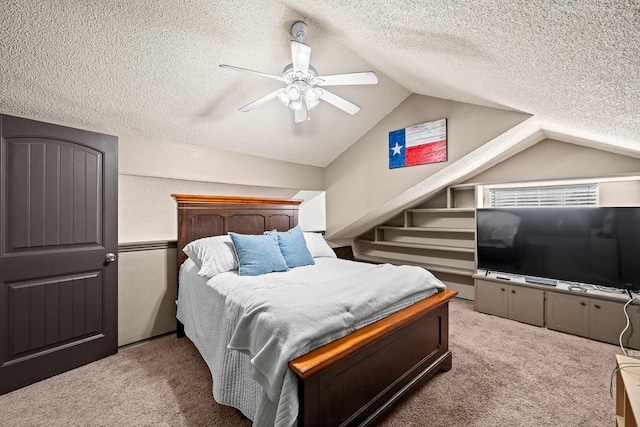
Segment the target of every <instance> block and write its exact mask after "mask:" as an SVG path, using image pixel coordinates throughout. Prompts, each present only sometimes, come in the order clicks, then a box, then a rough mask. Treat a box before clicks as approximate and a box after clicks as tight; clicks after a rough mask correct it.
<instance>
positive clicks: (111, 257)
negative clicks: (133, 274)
mask: <svg viewBox="0 0 640 427" xmlns="http://www.w3.org/2000/svg"><path fill="white" fill-rule="evenodd" d="M105 259H106V260H107V262H113V261H115V260H116V259H118V257H117V256H116V254H113V253H111V252H109V253H108V254H107V255H106V257H105Z"/></svg>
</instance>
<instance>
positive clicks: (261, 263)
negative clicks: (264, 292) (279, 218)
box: [229, 233, 288, 276]
mask: <svg viewBox="0 0 640 427" xmlns="http://www.w3.org/2000/svg"><path fill="white" fill-rule="evenodd" d="M229 237H231V241H232V242H233V248H234V249H235V251H236V256H237V257H238V265H239V268H238V274H239V275H240V276H258V275H260V274H265V273H271V272H274V271H287V270H288V268H287V263H286V262H285V260H284V258H283V257H282V253H280V248H279V246H278V239H277V237H276V236H271V235H261V234H258V235H253V234H238V233H229Z"/></svg>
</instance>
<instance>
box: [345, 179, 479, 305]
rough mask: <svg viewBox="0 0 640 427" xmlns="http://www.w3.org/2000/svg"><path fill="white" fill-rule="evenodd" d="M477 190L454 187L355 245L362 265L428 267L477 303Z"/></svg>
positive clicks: (377, 227) (367, 235)
mask: <svg viewBox="0 0 640 427" xmlns="http://www.w3.org/2000/svg"><path fill="white" fill-rule="evenodd" d="M476 205H477V202H476V186H475V185H474V184H461V185H452V186H449V187H447V188H446V189H445V190H444V191H443V192H442V193H440V194H438V195H437V196H435V197H433V198H432V199H430V200H428V201H427V202H425V203H423V204H422V205H420V206H416V207H414V208H412V209H407V210H406V211H404V212H403V213H402V214H401V215H399V216H398V217H396V218H394V219H392V220H391V221H389V223H388V224H384V225H378V226H376V227H375V228H374V229H373V230H372V231H371V232H369V233H366V234H364V235H362V236H360V238H358V239H356V240H355V241H354V247H353V249H354V256H355V258H356V260H361V261H368V262H375V263H390V264H407V265H417V266H420V267H424V268H426V269H427V270H429V271H431V272H432V273H433V274H434V275H435V276H436V277H438V278H439V279H440V280H442V281H443V282H444V283H445V284H446V285H447V287H448V288H449V289H453V290H456V291H458V293H459V295H458V296H459V297H461V298H465V299H469V300H473V279H472V277H471V276H472V275H473V274H475V272H476V253H475V251H476V239H475V231H476V221H475V213H476V208H475V207H476Z"/></svg>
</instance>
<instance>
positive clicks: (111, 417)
mask: <svg viewBox="0 0 640 427" xmlns="http://www.w3.org/2000/svg"><path fill="white" fill-rule="evenodd" d="M449 329H450V331H449V332H450V348H451V351H452V353H453V368H452V369H451V370H450V371H449V372H446V373H440V374H437V375H436V376H435V377H434V378H432V379H431V380H430V381H429V382H427V383H426V384H425V385H424V386H422V387H420V388H419V389H417V390H415V391H414V392H413V393H411V394H410V395H409V396H407V397H406V398H404V399H403V400H402V401H401V402H400V403H399V404H398V405H396V406H395V407H394V408H393V410H392V411H391V412H390V413H389V414H388V415H387V416H386V417H384V419H382V420H381V422H380V423H379V424H380V425H382V426H388V427H407V426H483V427H484V426H505V425H512V426H536V427H537V426H594V427H599V426H610V425H615V416H614V414H615V400H614V399H613V398H612V397H611V396H610V394H609V385H610V376H611V373H612V371H613V369H614V368H615V356H614V355H615V354H616V353H620V349H619V348H618V347H616V346H613V345H609V344H604V343H600V342H596V341H591V340H587V339H584V338H580V337H576V336H572V335H568V334H563V333H560V332H555V331H550V330H547V329H544V328H538V327H535V326H530V325H525V324H522V323H518V322H515V321H512V320H507V319H501V318H498V317H495V316H489V315H485V314H482V313H477V312H475V311H473V304H472V303H470V302H467V301H463V300H454V301H452V302H451V304H450V326H449ZM211 389H212V382H211V375H210V373H209V370H208V368H207V366H206V364H205V363H204V361H203V360H202V358H201V357H200V355H199V354H198V352H197V350H196V349H195V347H194V346H193V344H192V343H191V342H190V341H189V340H188V339H180V340H178V339H176V338H175V336H174V335H170V336H165V337H162V338H158V339H155V340H151V341H148V342H144V343H141V344H138V345H135V346H131V347H127V348H124V349H121V350H120V351H119V352H118V354H117V355H114V356H110V357H107V358H105V359H102V360H99V361H97V362H94V363H91V364H89V365H87V366H83V367H81V368H78V369H74V370H73V371H69V372H66V373H64V374H61V375H58V376H56V377H53V378H50V379H47V380H44V381H41V382H39V383H36V384H33V385H30V386H28V387H24V388H22V389H20V390H16V391H14V392H11V393H8V394H5V395H3V396H0V424H1V425H3V426H221V427H225V426H250V425H251V422H250V421H249V420H247V419H246V418H244V417H243V416H242V414H241V413H240V412H239V411H237V410H235V409H233V408H230V407H226V406H222V405H219V404H217V403H216V402H215V401H214V400H213V397H212V395H211Z"/></svg>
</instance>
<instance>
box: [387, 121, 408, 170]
mask: <svg viewBox="0 0 640 427" xmlns="http://www.w3.org/2000/svg"><path fill="white" fill-rule="evenodd" d="M406 148H407V147H406V142H405V131H404V129H398V130H394V131H392V132H389V169H394V168H403V167H405V166H406V165H405V154H406V152H407V150H406Z"/></svg>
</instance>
